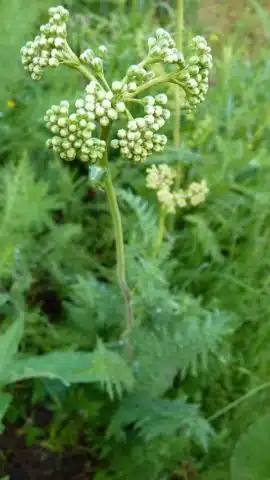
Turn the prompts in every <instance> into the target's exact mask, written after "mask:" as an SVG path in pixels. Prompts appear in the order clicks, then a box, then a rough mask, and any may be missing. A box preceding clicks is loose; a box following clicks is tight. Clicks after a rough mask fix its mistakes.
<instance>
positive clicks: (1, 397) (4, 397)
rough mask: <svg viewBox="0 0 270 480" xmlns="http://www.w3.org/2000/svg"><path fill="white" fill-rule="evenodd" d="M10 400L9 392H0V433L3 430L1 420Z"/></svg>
mask: <svg viewBox="0 0 270 480" xmlns="http://www.w3.org/2000/svg"><path fill="white" fill-rule="evenodd" d="M11 400H12V396H11V395H10V394H9V393H4V392H0V433H2V431H3V424H2V420H3V418H4V415H5V413H6V411H7V409H8V407H9V404H10V402H11Z"/></svg>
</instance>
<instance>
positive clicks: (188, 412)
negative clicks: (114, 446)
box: [108, 392, 212, 448]
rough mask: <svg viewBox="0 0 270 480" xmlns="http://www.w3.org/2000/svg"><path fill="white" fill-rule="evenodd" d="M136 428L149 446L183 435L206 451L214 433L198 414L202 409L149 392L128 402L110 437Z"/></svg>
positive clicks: (115, 421) (116, 415)
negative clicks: (129, 426)
mask: <svg viewBox="0 0 270 480" xmlns="http://www.w3.org/2000/svg"><path fill="white" fill-rule="evenodd" d="M131 424H134V426H135V429H136V430H137V431H138V432H139V434H140V435H141V436H142V437H143V438H144V440H145V441H147V442H150V441H152V440H153V439H154V438H157V437H160V436H164V435H165V436H168V437H171V436H172V435H174V434H181V435H184V436H185V437H186V438H189V439H191V440H193V441H195V442H196V443H198V444H199V445H201V446H203V447H204V448H206V447H207V441H208V437H209V435H210V434H211V433H212V429H211V427H210V425H209V424H208V422H207V421H206V420H204V419H203V418H202V417H201V416H200V413H199V407H198V405H195V404H188V403H187V402H186V401H185V399H177V400H169V399H167V398H161V399H158V398H154V397H151V396H150V395H148V394H147V393H146V392H144V393H138V394H135V395H131V396H129V397H128V398H126V399H125V400H124V401H123V402H122V403H121V406H120V407H119V409H118V410H117V411H116V413H115V415H114V416H113V418H112V421H111V424H110V426H109V429H108V436H109V437H110V436H112V435H117V434H119V430H121V429H122V428H123V427H126V426H128V425H131Z"/></svg>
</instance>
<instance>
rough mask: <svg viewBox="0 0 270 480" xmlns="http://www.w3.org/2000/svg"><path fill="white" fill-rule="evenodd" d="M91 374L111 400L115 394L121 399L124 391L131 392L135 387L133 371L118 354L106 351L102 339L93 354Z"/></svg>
mask: <svg viewBox="0 0 270 480" xmlns="http://www.w3.org/2000/svg"><path fill="white" fill-rule="evenodd" d="M91 372H92V375H93V376H94V377H95V379H96V381H97V382H98V383H100V385H101V387H102V388H103V389H104V390H105V391H106V392H107V393H108V395H109V397H110V398H111V399H113V398H114V396H115V393H116V394H117V395H118V396H119V397H121V396H122V394H123V391H124V390H127V391H130V390H131V389H132V387H133V383H134V378H133V375H132V371H131V369H130V368H129V366H128V365H127V363H126V362H125V360H124V359H123V358H122V357H120V355H119V354H118V353H115V352H111V351H110V350H108V349H106V347H105V345H104V343H103V342H102V341H101V340H100V339H99V340H98V343H97V348H96V350H95V351H94V352H93V357H92V365H91Z"/></svg>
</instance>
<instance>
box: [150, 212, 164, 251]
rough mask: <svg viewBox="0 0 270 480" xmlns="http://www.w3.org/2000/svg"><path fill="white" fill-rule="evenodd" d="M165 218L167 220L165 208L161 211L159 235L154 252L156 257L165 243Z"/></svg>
mask: <svg viewBox="0 0 270 480" xmlns="http://www.w3.org/2000/svg"><path fill="white" fill-rule="evenodd" d="M165 218H166V211H165V210H164V208H161V209H160V212H159V224H158V234H157V241H156V246H155V248H154V251H153V256H154V257H156V256H157V254H158V252H159V251H160V249H161V245H162V242H163V237H164V231H165Z"/></svg>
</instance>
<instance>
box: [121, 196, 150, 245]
mask: <svg viewBox="0 0 270 480" xmlns="http://www.w3.org/2000/svg"><path fill="white" fill-rule="evenodd" d="M117 195H118V196H119V197H120V198H121V199H122V200H124V202H126V204H127V205H128V206H129V207H130V208H131V209H132V210H133V211H134V212H135V214H136V216H137V219H138V225H139V226H140V229H141V232H142V234H143V236H144V241H145V243H147V244H152V241H153V238H154V237H155V235H156V232H157V220H156V215H155V214H154V209H153V207H151V206H150V205H149V204H148V203H147V202H146V201H145V200H143V199H142V198H141V197H139V196H138V195H134V194H133V193H132V192H131V191H130V190H129V191H126V190H122V189H118V190H117Z"/></svg>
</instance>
